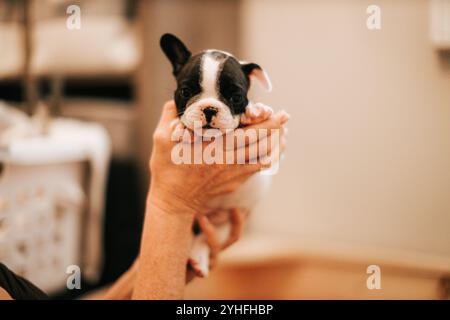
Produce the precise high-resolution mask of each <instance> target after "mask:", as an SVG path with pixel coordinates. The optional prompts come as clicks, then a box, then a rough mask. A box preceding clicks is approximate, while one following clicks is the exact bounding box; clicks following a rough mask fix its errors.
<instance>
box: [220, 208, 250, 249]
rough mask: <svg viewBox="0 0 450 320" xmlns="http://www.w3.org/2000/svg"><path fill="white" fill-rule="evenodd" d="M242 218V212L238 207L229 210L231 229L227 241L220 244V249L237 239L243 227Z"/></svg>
mask: <svg viewBox="0 0 450 320" xmlns="http://www.w3.org/2000/svg"><path fill="white" fill-rule="evenodd" d="M244 220H245V218H244V214H243V213H242V211H241V210H240V209H237V208H235V209H231V210H230V223H231V230H230V234H229V236H228V239H227V241H226V242H225V243H224V244H223V245H222V248H221V249H222V250H223V249H225V248H228V247H229V246H231V245H232V244H233V243H235V242H236V241H238V240H239V238H240V237H241V234H242V229H243V227H244Z"/></svg>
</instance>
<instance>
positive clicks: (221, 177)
mask: <svg viewBox="0 0 450 320" xmlns="http://www.w3.org/2000/svg"><path fill="white" fill-rule="evenodd" d="M176 119H177V112H176V107H175V104H174V102H173V101H170V102H167V103H166V104H165V105H164V108H163V112H162V116H161V119H160V122H159V124H158V127H157V128H156V130H155V133H154V136H153V151H152V157H151V160H150V171H151V174H152V176H151V189H150V193H149V197H148V201H150V202H152V204H153V205H156V206H158V207H161V208H163V209H164V210H165V211H168V212H172V213H177V212H187V213H189V214H193V215H195V214H202V213H205V212H204V210H205V209H206V208H207V203H208V201H209V200H210V199H211V198H213V197H215V196H218V195H220V194H224V193H230V192H233V191H234V190H236V189H237V188H238V187H239V186H240V185H241V184H242V183H243V182H245V181H246V180H247V179H248V178H249V177H250V176H251V175H253V174H254V173H256V172H258V171H259V170H261V169H262V168H264V167H265V166H267V165H266V164H264V163H262V162H261V161H260V160H262V159H259V158H258V159H256V160H257V161H256V162H255V163H252V164H249V163H248V161H249V159H250V156H251V153H250V150H249V147H250V146H252V145H254V144H255V143H257V144H260V143H261V144H265V145H267V154H268V155H271V153H272V151H273V152H279V153H281V152H282V151H283V150H284V148H285V137H284V127H283V125H284V124H285V123H286V122H287V120H288V119H289V116H288V115H287V113H285V112H283V111H281V112H279V113H277V114H275V115H273V116H272V117H270V118H269V119H268V120H266V121H264V122H262V123H259V124H256V125H253V126H248V127H246V128H244V129H242V130H250V129H251V130H259V129H266V130H265V134H260V135H257V136H255V137H254V138H250V139H244V141H239V139H237V137H235V141H234V147H233V148H232V149H231V150H228V149H227V146H226V145H225V144H224V157H227V155H228V154H229V153H230V152H231V153H233V157H235V158H236V155H237V154H239V153H243V154H245V162H246V163H245V164H236V162H237V161H234V164H206V163H204V162H203V161H202V163H200V164H175V163H174V161H172V158H171V154H172V150H173V148H174V146H175V145H176V143H177V142H176V141H173V139H172V133H173V130H174V127H173V121H174V120H176ZM271 129H279V132H280V135H279V139H278V141H277V142H276V144H275V145H271V143H270V136H271V132H272V130H271ZM209 143H210V142H202V147H203V149H204V148H205V147H206V146H207V145H208V144H209Z"/></svg>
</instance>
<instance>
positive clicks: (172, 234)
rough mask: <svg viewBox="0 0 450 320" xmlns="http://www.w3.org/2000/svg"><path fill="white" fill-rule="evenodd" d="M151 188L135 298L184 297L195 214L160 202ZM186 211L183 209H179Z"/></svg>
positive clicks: (134, 293)
mask: <svg viewBox="0 0 450 320" xmlns="http://www.w3.org/2000/svg"><path fill="white" fill-rule="evenodd" d="M159 197H160V195H158V194H157V191H156V190H151V191H150V192H149V196H148V198H147V210H146V215H145V222H144V229H143V233H142V242H141V252H140V262H139V266H138V272H137V281H136V285H135V288H134V292H133V299H181V298H182V297H183V293H184V287H185V283H186V264H187V260H188V256H189V252H190V247H191V241H192V229H191V228H192V222H193V219H194V214H193V213H192V212H190V211H189V210H188V209H186V210H184V209H183V208H182V207H177V209H173V207H171V205H170V203H169V204H168V205H167V206H165V205H161V203H160V202H159V199H160V198H159ZM177 211H182V212H177Z"/></svg>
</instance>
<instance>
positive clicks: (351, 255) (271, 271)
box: [186, 235, 450, 299]
mask: <svg viewBox="0 0 450 320" xmlns="http://www.w3.org/2000/svg"><path fill="white" fill-rule="evenodd" d="M370 265H377V266H379V267H380V270H381V289H379V290H377V289H372V290H369V289H368V288H367V285H366V282H367V279H368V277H369V276H370V274H368V273H367V267H368V266H370ZM449 285H450V260H449V259H448V258H446V257H439V256H432V255H426V254H421V253H417V252H402V251H392V250H389V249H386V248H362V247H349V246H339V245H336V244H330V243H324V242H320V241H311V240H305V241H302V242H297V241H292V240H289V239H283V238H279V237H270V236H267V235H265V236H262V235H261V236H257V235H249V236H248V237H247V238H244V239H242V240H240V242H238V243H237V244H236V245H235V246H233V247H232V248H230V249H229V250H228V251H226V252H224V254H223V256H221V257H220V259H219V263H218V267H217V270H214V271H213V272H212V273H211V275H210V277H209V278H207V279H195V280H194V281H193V282H192V283H191V284H189V285H188V286H187V292H186V298H187V299H448V298H449V297H450V295H449V294H450V291H449Z"/></svg>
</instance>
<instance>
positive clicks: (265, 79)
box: [241, 62, 272, 92]
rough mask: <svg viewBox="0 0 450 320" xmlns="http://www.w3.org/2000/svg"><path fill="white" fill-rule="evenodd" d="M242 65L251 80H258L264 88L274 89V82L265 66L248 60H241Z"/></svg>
mask: <svg viewBox="0 0 450 320" xmlns="http://www.w3.org/2000/svg"><path fill="white" fill-rule="evenodd" d="M241 66H242V71H243V72H244V73H245V74H246V75H247V76H248V77H249V78H250V80H253V79H255V80H258V81H259V83H261V85H262V86H263V87H264V89H266V90H267V91H269V92H270V91H272V82H271V81H270V78H269V76H268V75H267V73H266V72H265V71H264V69H263V68H261V67H260V66H259V65H258V64H256V63H247V62H241Z"/></svg>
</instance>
